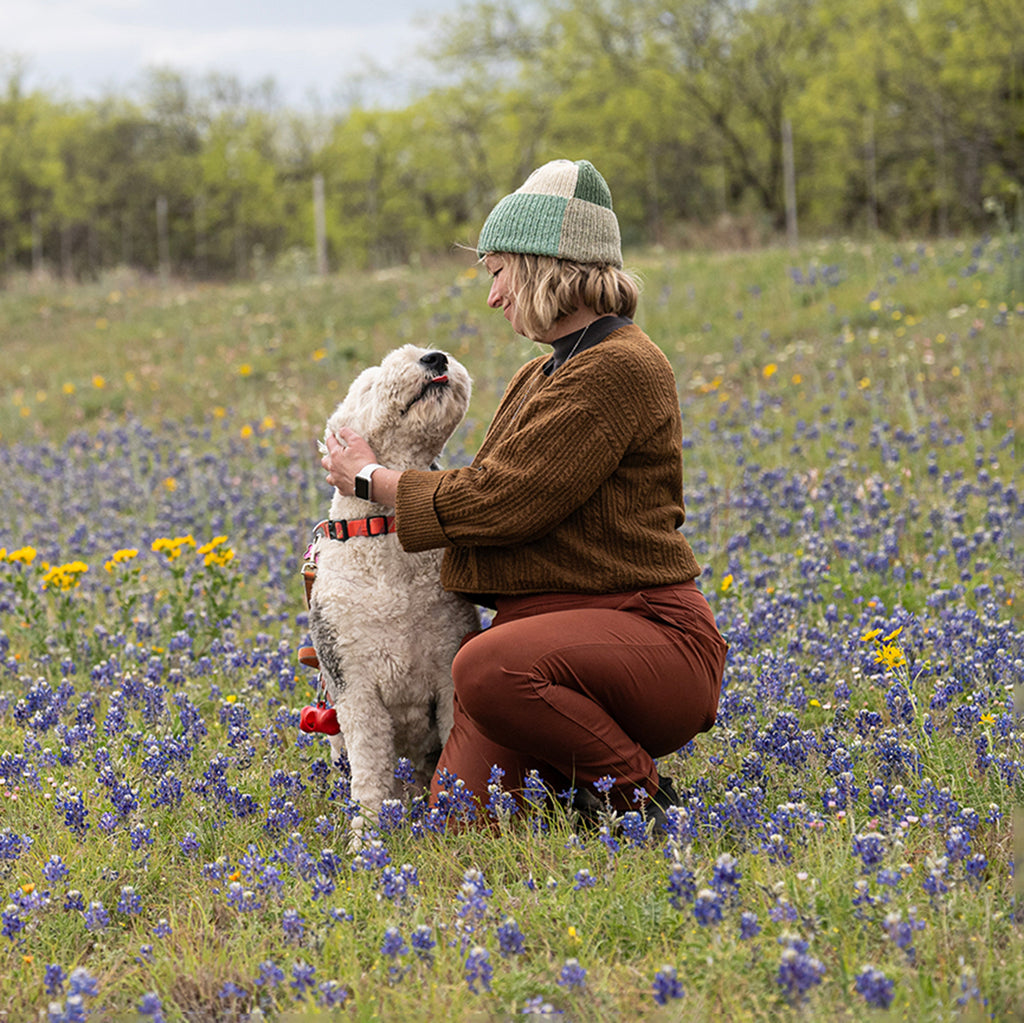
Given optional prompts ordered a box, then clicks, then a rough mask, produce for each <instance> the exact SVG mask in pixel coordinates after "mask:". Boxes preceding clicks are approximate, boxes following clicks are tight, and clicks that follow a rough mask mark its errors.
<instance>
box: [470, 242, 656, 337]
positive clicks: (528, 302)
mask: <svg viewBox="0 0 1024 1023" xmlns="http://www.w3.org/2000/svg"><path fill="white" fill-rule="evenodd" d="M488 255H494V256H499V257H500V258H501V260H502V263H503V266H502V270H503V272H504V273H507V274H508V275H509V276H510V277H511V279H512V281H511V286H512V291H513V294H514V295H515V300H516V308H517V309H518V311H519V316H520V320H521V322H522V327H523V333H524V334H525V335H526V337H528V338H531V339H532V340H534V341H537V340H540V339H541V338H544V337H546V336H547V335H548V334H549V332H550V331H551V328H552V327H554V325H555V324H556V323H557V322H558V321H559V320H561V319H562V318H563V317H565V316H568V315H570V314H571V313H574V312H576V310H577V309H579V308H580V306H587V307H588V308H590V309H593V310H594V312H595V313H597V315H598V316H609V315H614V316H629V317H632V316H633V314H634V313H635V312H636V307H637V303H638V302H639V300H640V283H639V281H638V280H637V279H636V277H634V276H633V274H631V273H629V272H628V271H626V270H620V269H619V268H618V267H615V266H611V265H609V264H606V263H574V262H572V261H571V260H567V259H557V258H555V257H554V256H535V255H531V254H528V253H521V252H494V253H488Z"/></svg>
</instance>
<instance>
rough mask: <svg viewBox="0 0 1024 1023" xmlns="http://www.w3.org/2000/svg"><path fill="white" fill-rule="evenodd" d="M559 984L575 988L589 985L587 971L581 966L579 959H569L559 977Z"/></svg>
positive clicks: (571, 988)
mask: <svg viewBox="0 0 1024 1023" xmlns="http://www.w3.org/2000/svg"><path fill="white" fill-rule="evenodd" d="M558 986H559V987H564V988H567V989H568V990H570V991H571V990H573V989H574V988H584V987H586V986H587V971H586V970H585V969H584V968H583V967H582V966H580V961H579V960H578V959H567V960H566V961H565V965H564V966H563V967H562V973H561V975H560V976H559V978H558Z"/></svg>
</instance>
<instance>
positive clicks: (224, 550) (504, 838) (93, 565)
mask: <svg viewBox="0 0 1024 1023" xmlns="http://www.w3.org/2000/svg"><path fill="white" fill-rule="evenodd" d="M1016 244H1017V246H1018V247H1015V239H1013V238H1012V237H1005V236H1004V237H1002V238H999V237H995V238H986V239H983V240H981V241H978V242H977V243H976V244H973V243H957V242H943V243H936V244H935V245H892V246H881V245H879V246H872V247H868V246H859V245H853V244H835V245H830V246H822V247H814V248H812V247H805V248H803V249H801V250H799V251H798V252H791V251H782V250H779V251H771V252H762V253H756V254H733V255H699V254H679V253H661V252H659V253H643V254H637V255H636V264H635V265H636V266H637V268H638V269H639V270H640V271H641V272H642V274H643V276H644V278H645V292H644V298H643V301H642V306H641V311H640V314H639V316H638V319H639V321H640V322H641V323H642V325H644V326H645V327H646V328H647V329H648V332H649V333H650V334H651V335H652V337H654V338H655V340H657V341H658V342H659V343H660V344H661V345H662V346H663V347H664V350H665V351H666V353H667V354H668V355H669V357H670V358H671V359H672V361H673V363H674V365H675V367H676V371H677V378H678V381H679V392H680V402H681V406H682V410H683V417H684V435H685V451H684V459H685V463H684V464H685V470H686V496H687V524H686V527H685V528H686V532H687V535H688V537H689V539H690V541H691V543H692V544H693V546H694V549H695V551H696V552H697V554H698V557H699V558H700V559H701V562H702V564H703V565H705V566H706V567H705V571H704V574H703V576H702V580H701V582H702V585H703V588H704V591H705V593H706V594H707V596H708V598H709V600H710V601H711V603H712V605H713V607H714V609H715V612H716V614H717V616H718V618H719V622H720V625H721V628H722V630H723V632H724V633H725V634H726V637H727V638H728V640H729V642H730V644H731V649H730V654H729V661H728V667H727V671H726V679H725V687H724V691H723V696H722V703H721V711H720V715H719V720H718V723H717V725H716V727H715V728H714V729H713V730H712V731H711V732H709V733H707V734H705V735H702V736H700V737H698V739H697V740H695V741H694V742H693V743H691V744H690V745H688V746H687V747H685V748H684V749H681V750H679V751H678V752H677V753H675V754H673V755H672V756H671V757H667V758H665V759H664V760H663V761H662V763H661V764H660V765H659V766H660V770H661V771H662V773H668V774H669V775H671V776H672V777H673V779H674V780H675V781H676V785H677V788H678V789H679V791H680V794H681V799H680V802H681V805H680V806H679V807H678V809H677V810H675V811H673V812H672V814H671V815H670V819H669V822H668V826H667V828H666V829H665V830H658V831H657V832H654V831H653V830H652V829H651V828H649V827H645V825H644V819H643V816H642V809H643V803H642V800H640V801H638V804H637V812H636V813H631V814H626V815H625V816H623V817H618V818H617V817H615V816H614V815H612V814H610V813H609V814H607V815H606V816H605V819H604V821H603V822H602V823H601V824H600V826H595V825H594V824H592V823H591V824H589V825H588V826H586V827H584V826H582V825H581V823H580V822H579V821H578V820H577V819H576V818H575V817H573V816H572V815H571V814H570V813H568V812H567V811H566V810H565V809H564V805H563V804H562V803H559V804H558V805H556V806H555V807H554V809H550V808H545V806H544V805H543V801H542V800H541V799H540V798H539V796H537V795H536V794H533V793H531V794H530V798H528V800H527V802H526V804H525V806H524V807H523V808H522V809H520V810H519V811H518V812H512V811H511V809H510V805H509V801H508V799H507V798H506V797H505V794H504V793H503V792H502V790H501V779H500V777H497V776H496V777H495V779H494V781H495V785H494V791H493V793H492V799H491V804H490V807H489V810H488V816H489V817H490V819H491V822H492V827H491V828H490V829H487V830H481V829H475V828H473V827H465V826H461V825H460V826H459V827H458V828H453V827H451V826H450V825H449V826H446V823H445V816H444V814H443V813H442V812H440V811H439V810H430V809H429V808H427V807H426V806H424V805H423V804H422V803H421V802H419V801H417V800H413V799H406V800H404V801H401V802H396V803H395V804H394V805H391V806H389V807H387V812H386V813H385V815H384V819H383V820H382V822H381V827H380V829H379V832H377V833H376V834H375V836H374V838H373V841H372V842H371V843H370V844H368V845H367V846H366V847H365V848H364V849H363V850H362V851H360V852H358V853H350V852H349V851H348V850H347V841H346V826H347V821H348V820H349V819H350V817H351V815H352V814H353V812H354V808H353V806H352V805H351V803H350V802H349V800H348V788H347V779H346V777H345V774H344V772H340V771H334V770H333V769H332V768H331V766H330V763H329V760H328V755H327V747H326V743H325V742H324V740H323V739H322V737H319V736H316V735H309V734H305V733H302V732H301V731H300V730H299V728H298V720H299V713H300V710H301V708H302V706H303V705H304V704H306V703H307V702H309V701H310V700H311V698H312V697H313V695H314V686H315V676H314V675H313V674H312V673H311V672H310V671H309V670H308V669H306V668H303V667H302V666H300V665H299V664H298V662H297V660H296V649H297V647H298V646H300V645H301V644H302V643H304V642H306V641H307V637H306V631H305V624H306V619H305V614H304V610H305V608H304V604H303V599H302V583H301V578H300V575H299V568H300V559H301V554H302V551H303V549H304V547H305V543H306V540H307V538H308V533H309V529H310V527H311V526H312V525H313V523H315V522H316V521H317V519H319V518H321V517H323V515H324V514H325V513H326V509H327V506H328V501H329V494H328V493H327V492H326V490H325V486H324V484H323V481H322V474H321V473H320V472H319V470H318V463H317V458H316V455H315V443H314V442H315V438H316V436H317V435H318V434H319V432H320V430H321V424H322V422H323V420H324V418H325V417H326V415H327V414H328V413H329V411H330V410H331V409H332V407H333V405H334V403H335V402H336V401H337V400H338V398H339V397H340V395H341V394H342V393H343V391H344V388H345V386H346V385H347V382H348V380H349V379H350V378H351V376H352V375H354V373H355V371H356V370H357V369H358V368H359V367H360V366H361V365H363V364H365V363H369V362H370V361H373V360H376V359H377V358H378V357H379V356H380V355H382V354H383V353H384V352H385V351H387V350H389V349H390V348H391V347H394V346H395V345H396V344H398V343H402V342H405V341H407V340H414V341H417V342H419V343H429V344H432V345H436V346H438V347H442V348H445V349H447V350H449V351H451V352H453V353H455V354H457V355H458V356H459V358H460V359H462V360H463V361H464V362H465V363H466V365H467V367H468V368H469V369H470V371H471V372H472V373H473V375H474V380H475V392H474V400H473V406H472V408H471V412H470V416H469V417H468V418H467V421H466V422H465V423H464V425H463V427H462V428H461V429H460V432H459V434H458V435H457V436H456V438H454V439H453V441H452V443H451V444H450V445H449V450H448V453H447V459H448V463H449V464H460V463H462V462H464V461H465V460H467V459H468V458H469V457H470V452H472V450H473V449H474V448H475V445H476V443H478V441H479V439H480V436H481V431H482V428H483V424H485V423H486V422H487V420H488V418H489V415H490V413H491V411H493V408H494V405H495V402H496V401H497V397H498V395H499V394H500V392H501V389H502V387H503V385H504V382H505V381H506V380H507V379H508V377H509V375H510V374H511V372H512V370H513V368H514V367H515V366H516V365H518V363H519V362H521V361H522V360H523V359H524V358H525V357H526V356H527V355H529V354H531V348H530V347H529V346H525V345H524V344H522V343H518V342H516V341H515V340H513V339H512V338H510V337H509V336H508V334H507V328H506V327H505V325H504V323H503V322H501V321H500V317H497V316H495V315H494V314H493V313H490V314H489V313H488V311H487V310H486V309H485V308H484V298H485V295H486V284H485V282H484V281H483V280H482V279H481V277H480V276H479V275H478V274H476V273H475V271H474V270H473V269H472V268H470V269H468V270H467V269H466V267H465V265H464V264H463V265H462V266H436V267H428V268H423V269H421V270H419V271H418V272H416V273H412V272H408V273H404V274H390V275H381V276H378V277H371V276H364V277H360V278H358V279H357V278H351V279H344V280H342V279H331V280H327V281H319V280H299V279H295V280H284V279H273V280H266V281H263V282H258V283H256V284H251V285H233V286H226V285H225V286H222V287H198V286H197V287H191V286H181V287H180V288H177V289H168V290H161V289H159V288H156V287H153V286H150V285H148V284H146V283H145V282H140V281H132V280H128V281H126V280H116V281H106V282H103V283H102V284H100V285H96V286H90V287H82V288H78V289H75V290H73V291H66V292H63V291H60V290H57V289H51V290H47V289H42V290H36V289H33V288H32V287H30V286H27V285H26V286H24V287H19V288H12V289H11V290H9V291H8V292H6V293H4V294H0V331H2V332H3V336H4V339H5V340H4V345H5V361H7V364H8V365H9V366H16V367H20V368H19V369H18V370H17V371H16V372H13V371H12V374H11V379H10V380H9V381H8V382H6V383H4V384H3V385H2V393H0V473H2V479H3V485H2V487H0V886H2V891H0V1020H12V1021H21V1020H35V1019H45V1020H48V1021H51V1023H57V1021H65V1020H66V1021H72V1020H83V1019H97V1020H99V1019H104V1020H106V1019H116V1020H149V1021H159V1020H196V1021H205V1020H229V1019H232V1020H233V1019H250V1020H257V1019H268V1020H269V1019H280V1020H300V1019H301V1020H305V1019H331V1018H339V1019H346V1018H354V1019H363V1020H370V1019H378V1018H380V1019H434V1018H437V1019H481V1020H484V1019H486V1020H503V1019H512V1018H518V1017H520V1016H523V1015H555V1016H561V1017H562V1018H564V1019H567V1020H568V1019H571V1020H576V1021H585V1020H611V1019H665V1020H668V1019H688V1020H690V1019H694V1020H698V1019H729V1020H774V1019H780V1018H800V1019H812V1018H826V1017H828V1018H832V1019H835V1020H861V1019H865V1018H870V1019H877V1020H880V1021H881V1020H895V1019H901V1020H906V1019H911V1020H949V1019H997V1020H1019V1019H1021V1018H1024V945H1022V934H1021V909H1020V902H1019V893H1018V892H1016V891H1015V886H1014V877H1013V862H1014V849H1013V818H1014V815H1015V812H1016V807H1017V806H1018V805H1019V804H1020V803H1021V788H1022V770H1024V748H1022V741H1021V729H1020V720H1019V709H1020V707H1019V705H1017V706H1015V696H1016V697H1017V698H1018V699H1019V698H1020V695H1021V692H1022V690H1024V625H1022V621H1021V614H1020V609H1021V603H1022V599H1024V595H1022V576H1024V479H1022V466H1021V454H1022V448H1021V434H1022V430H1024V412H1022V406H1021V404H1020V400H1019V395H1020V393H1021V391H1022V389H1024V362H1022V361H1021V357H1020V353H1021V350H1022V346H1024V286H1022V272H1021V271H1022V268H1024V255H1022V254H1021V252H1020V250H1019V239H1018V240H1016ZM402 769H403V765H401V764H399V765H397V770H398V771H399V772H400V774H401V772H402ZM599 795H600V794H599V793H598V796H599ZM443 810H444V811H445V813H448V814H450V815H454V816H455V818H456V819H460V820H461V819H462V818H464V817H465V816H467V815H468V813H469V810H468V808H467V807H466V806H465V804H464V802H463V801H462V800H461V799H460V798H459V791H458V788H457V787H455V786H453V788H452V790H451V794H450V798H449V800H448V803H447V804H446V806H445V807H444V808H443Z"/></svg>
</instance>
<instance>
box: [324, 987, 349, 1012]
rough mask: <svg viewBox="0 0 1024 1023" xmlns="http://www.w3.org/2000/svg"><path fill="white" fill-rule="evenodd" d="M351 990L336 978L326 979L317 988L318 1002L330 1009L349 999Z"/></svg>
mask: <svg viewBox="0 0 1024 1023" xmlns="http://www.w3.org/2000/svg"><path fill="white" fill-rule="evenodd" d="M348 995H349V990H348V988H347V987H343V986H342V985H341V984H339V983H338V982H337V981H336V980H325V981H323V982H322V983H321V984H320V986H319V988H317V1003H318V1004H319V1005H322V1006H324V1007H326V1008H328V1009H334V1008H338V1007H339V1006H342V1005H344V1004H345V1002H346V1001H347V1000H348Z"/></svg>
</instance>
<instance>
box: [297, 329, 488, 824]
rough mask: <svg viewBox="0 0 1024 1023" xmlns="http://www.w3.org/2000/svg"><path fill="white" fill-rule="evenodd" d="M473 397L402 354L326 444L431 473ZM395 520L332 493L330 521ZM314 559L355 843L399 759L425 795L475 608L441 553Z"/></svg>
mask: <svg viewBox="0 0 1024 1023" xmlns="http://www.w3.org/2000/svg"><path fill="white" fill-rule="evenodd" d="M445 376H446V377H447V379H446V380H444V381H442V380H441V378H442V377H445ZM470 387H471V385H470V379H469V374H468V373H467V372H466V370H465V369H464V368H463V367H462V366H461V365H460V364H459V363H458V362H457V361H456V360H455V359H453V358H452V357H451V356H448V355H446V354H445V353H443V352H438V351H436V350H431V349H425V348H417V347H416V346H415V345H405V346H403V347H401V348H398V349H396V350H395V351H393V352H391V353H390V354H389V355H388V356H387V357H386V358H385V359H384V360H383V361H382V362H381V364H380V365H379V366H373V367H370V368H369V369H366V370H364V371H363V372H362V373H361V374H360V375H359V376H358V377H357V378H356V379H355V381H354V382H353V383H352V386H351V387H350V388H349V391H348V394H347V396H346V397H345V400H344V401H342V403H341V404H340V405H339V406H338V407H337V409H336V410H335V411H334V413H333V414H332V415H331V417H330V418H329V419H328V420H327V429H326V434H327V435H329V434H334V433H336V431H337V430H339V429H340V428H341V427H342V426H347V427H350V428H351V429H353V430H355V431H356V433H358V434H360V435H361V436H362V437H363V438H365V440H366V441H367V442H368V443H369V445H370V447H371V448H372V449H373V451H374V453H375V454H376V456H377V459H378V461H379V462H381V464H383V465H386V466H387V467H388V468H390V469H403V470H404V469H431V468H436V459H437V457H438V456H439V455H440V453H441V449H442V448H443V446H444V444H445V442H446V441H447V440H448V438H449V437H450V436H451V434H452V431H453V430H454V429H455V427H456V426H458V424H459V422H460V421H461V420H462V418H463V416H464V415H465V413H466V409H467V407H468V405H469V396H470ZM392 513H393V509H391V508H388V507H386V506H383V505H380V504H376V503H371V502H368V501H363V500H360V499H359V498H356V497H344V496H343V495H342V494H341V493H340V492H339V491H337V490H335V492H334V498H333V500H332V502H331V509H330V517H331V518H332V519H357V518H364V517H366V516H368V515H386V514H392ZM314 549H315V553H316V557H317V573H316V579H315V581H314V583H313V588H312V591H311V593H310V615H309V631H310V635H311V637H312V640H313V646H314V648H315V650H316V654H317V658H318V660H319V662H320V670H321V672H322V675H323V679H324V683H325V685H326V688H327V692H328V695H329V696H330V698H331V700H332V701H333V703H334V708H335V711H336V713H337V716H338V724H339V726H340V727H341V733H340V734H339V735H333V736H331V737H330V739H331V756H332V759H333V760H334V761H335V763H338V762H339V761H340V760H341V757H342V754H343V753H344V754H346V755H347V757H348V762H349V766H350V768H351V778H352V781H351V786H352V798H353V800H355V801H357V802H358V803H359V804H360V807H361V810H362V813H363V819H359V818H357V819H356V820H355V821H354V828H355V830H356V831H357V832H358V831H359V830H361V828H362V826H363V824H364V822H365V820H366V818H371V819H373V818H375V817H376V815H377V814H378V813H379V811H380V808H381V804H382V803H383V801H384V800H386V799H390V798H393V797H394V796H395V795H397V783H396V781H395V777H394V771H395V766H396V763H397V758H398V757H402V756H404V757H407V758H408V759H409V760H410V761H411V763H412V765H413V767H414V768H415V770H416V776H417V781H418V782H419V784H420V785H421V786H423V785H425V784H426V783H428V782H429V779H430V776H431V774H432V772H433V768H434V766H435V764H436V762H437V757H438V755H439V753H440V750H441V747H442V746H443V744H444V741H445V739H446V738H447V737H448V732H449V731H450V730H451V727H452V698H453V697H452V693H453V689H452V677H451V663H452V658H453V657H454V656H455V652H456V650H457V649H458V646H459V643H460V641H461V640H462V639H463V637H464V636H465V635H466V634H467V633H469V632H471V631H472V630H474V629H476V628H478V626H479V621H478V616H477V611H476V608H475V607H473V605H471V604H469V603H467V602H466V601H464V600H463V599H462V598H460V597H457V596H455V595H454V594H450V593H446V592H445V591H444V590H443V589H442V588H441V583H440V560H441V551H439V550H434V551H425V552H422V553H415V554H409V553H406V552H405V551H403V550H402V547H401V545H400V544H399V542H398V537H397V536H396V535H395V534H394V533H388V534H387V535H383V536H366V537H362V536H357V537H353V538H351V539H349V540H346V541H340V540H330V539H327V538H320V539H318V540H317V541H316V544H315V548H314Z"/></svg>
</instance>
